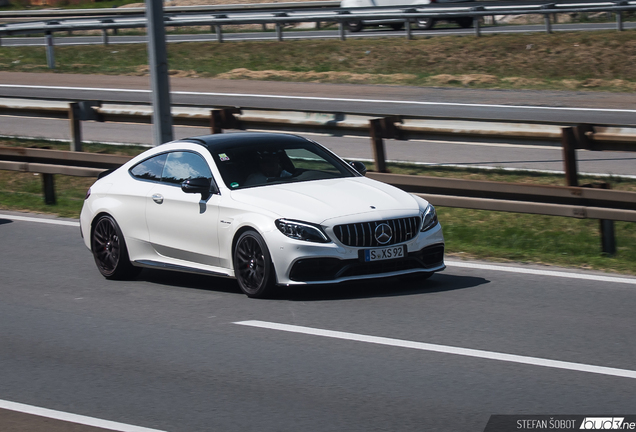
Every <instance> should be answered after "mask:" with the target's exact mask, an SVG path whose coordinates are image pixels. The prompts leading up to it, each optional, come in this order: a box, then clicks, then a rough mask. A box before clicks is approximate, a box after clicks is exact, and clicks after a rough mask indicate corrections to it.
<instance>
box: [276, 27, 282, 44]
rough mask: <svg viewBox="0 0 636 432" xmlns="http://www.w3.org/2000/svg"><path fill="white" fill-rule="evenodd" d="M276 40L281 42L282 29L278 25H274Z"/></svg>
mask: <svg viewBox="0 0 636 432" xmlns="http://www.w3.org/2000/svg"><path fill="white" fill-rule="evenodd" d="M276 38H277V39H278V42H282V41H283V29H282V26H281V25H280V23H276Z"/></svg>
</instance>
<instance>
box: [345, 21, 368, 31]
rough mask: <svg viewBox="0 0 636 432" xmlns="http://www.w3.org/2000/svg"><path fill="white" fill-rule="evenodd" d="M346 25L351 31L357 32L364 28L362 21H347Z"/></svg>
mask: <svg viewBox="0 0 636 432" xmlns="http://www.w3.org/2000/svg"><path fill="white" fill-rule="evenodd" d="M346 26H347V29H349V31H350V32H351V33H357V32H359V31H361V30H362V29H363V28H364V25H363V24H362V21H347V23H346Z"/></svg>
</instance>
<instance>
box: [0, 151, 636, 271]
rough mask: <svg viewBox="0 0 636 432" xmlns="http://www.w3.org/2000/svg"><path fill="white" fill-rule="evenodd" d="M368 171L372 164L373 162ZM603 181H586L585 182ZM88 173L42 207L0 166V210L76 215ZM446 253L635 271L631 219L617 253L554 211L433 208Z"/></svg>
mask: <svg viewBox="0 0 636 432" xmlns="http://www.w3.org/2000/svg"><path fill="white" fill-rule="evenodd" d="M0 146H21V147H39V148H43V147H46V148H53V149H59V150H66V149H68V144H66V143H54V142H49V141H32V140H18V139H0ZM84 149H85V151H88V152H99V153H113V154H126V155H134V154H138V153H140V152H142V151H143V150H145V148H143V147H135V146H110V145H100V144H85V145H84ZM369 168H373V166H372V164H370V166H369ZM389 169H390V170H391V172H393V173H399V174H411V175H429V176H440V177H453V178H463V179H474V180H491V181H508V182H514V183H534V184H556V185H562V184H564V179H563V176H559V175H552V174H545V173H534V172H514V173H510V172H508V171H503V170H493V171H483V170H476V169H460V168H445V167H427V166H417V165H407V164H389ZM602 180H607V179H606V178H594V177H589V178H584V179H581V181H582V182H585V181H589V182H593V181H602ZM93 181H94V179H93V178H80V177H69V176H62V175H56V176H55V182H56V191H57V199H58V202H57V204H56V205H52V206H48V205H45V204H44V199H43V195H42V177H41V176H40V175H34V174H32V173H19V172H13V171H0V209H9V210H19V211H29V212H39V213H50V214H55V215H58V216H62V217H72V218H77V217H78V216H79V213H80V210H81V207H82V203H83V200H84V196H85V194H86V191H87V190H88V188H89V187H90V185H91V184H92V183H93ZM609 181H610V182H611V183H612V187H613V188H614V189H619V190H626V191H636V180H632V179H620V178H613V179H610V180H609ZM437 210H438V214H439V219H440V221H441V223H442V226H443V229H444V236H445V238H446V250H447V253H448V254H449V255H450V256H453V257H466V258H479V259H486V260H494V261H508V262H526V263H541V264H548V265H558V266H566V267H575V268H585V269H596V270H604V271H613V272H620V273H625V274H632V275H636V224H634V223H626V222H616V223H615V230H616V241H617V248H618V250H617V254H616V255H615V256H613V257H608V256H605V255H604V254H602V253H601V245H600V234H599V221H597V220H587V219H574V218H564V217H555V216H541V215H529V214H517V213H504V212H492V211H484V210H470V209H458V208H448V207H438V209H437Z"/></svg>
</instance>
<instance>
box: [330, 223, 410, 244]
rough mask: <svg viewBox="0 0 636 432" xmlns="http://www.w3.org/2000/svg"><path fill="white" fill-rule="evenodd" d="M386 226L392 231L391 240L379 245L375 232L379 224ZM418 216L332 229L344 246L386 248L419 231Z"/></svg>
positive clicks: (347, 225) (408, 238)
mask: <svg viewBox="0 0 636 432" xmlns="http://www.w3.org/2000/svg"><path fill="white" fill-rule="evenodd" d="M383 223H385V224H387V225H388V226H389V227H390V228H391V231H392V234H393V235H392V236H391V240H389V241H388V242H386V243H379V242H378V241H377V240H376V238H375V230H376V228H377V227H378V225H380V224H383ZM420 224H421V219H420V218H419V216H413V217H407V218H400V219H389V220H380V221H373V222H359V223H353V224H346V225H336V226H335V227H334V228H333V231H334V233H335V234H336V237H338V240H339V241H340V242H341V243H342V244H344V245H346V246H355V247H376V246H388V245H392V244H396V243H402V242H405V241H409V240H411V239H412V238H413V237H415V236H416V235H417V232H418V231H419V229H420Z"/></svg>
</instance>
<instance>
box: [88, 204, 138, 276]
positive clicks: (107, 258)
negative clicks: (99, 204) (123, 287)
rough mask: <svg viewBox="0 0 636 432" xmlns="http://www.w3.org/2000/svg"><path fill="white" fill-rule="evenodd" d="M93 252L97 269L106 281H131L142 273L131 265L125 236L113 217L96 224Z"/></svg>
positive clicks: (100, 220)
mask: <svg viewBox="0 0 636 432" xmlns="http://www.w3.org/2000/svg"><path fill="white" fill-rule="evenodd" d="M91 250H92V251H93V258H95V264H97V269H98V270H99V272H100V273H101V274H102V275H103V276H104V277H105V278H106V279H129V278H133V277H135V276H136V275H137V274H139V272H140V271H141V269H140V268H139V267H135V266H133V265H132V264H131V263H130V259H129V257H128V249H127V248H126V241H125V240H124V235H123V234H122V232H121V229H120V228H119V225H117V222H115V219H113V218H112V217H111V216H108V215H104V216H101V217H100V218H99V219H98V220H97V222H96V223H95V226H94V228H93V234H92V235H91Z"/></svg>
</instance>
